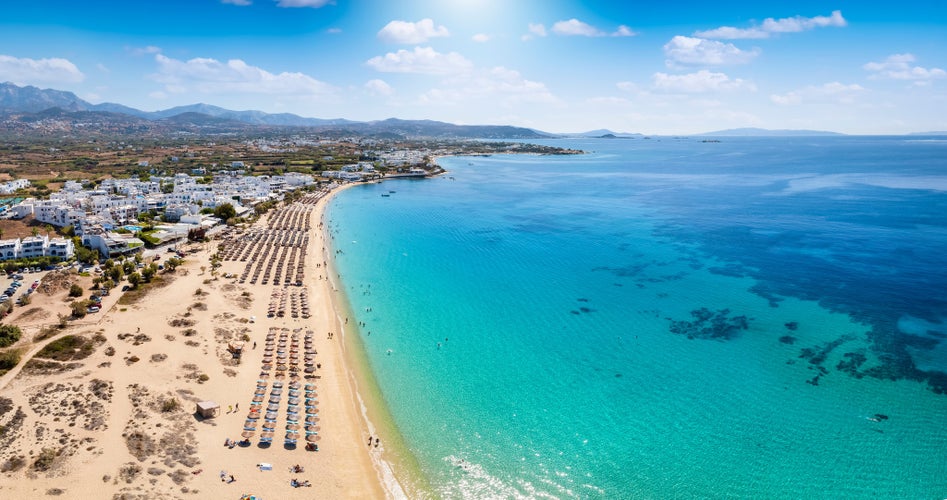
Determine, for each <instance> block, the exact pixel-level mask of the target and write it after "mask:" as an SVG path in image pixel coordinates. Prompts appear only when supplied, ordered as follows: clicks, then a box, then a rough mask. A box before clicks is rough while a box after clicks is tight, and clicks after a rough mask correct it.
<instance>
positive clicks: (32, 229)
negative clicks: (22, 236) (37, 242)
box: [30, 226, 39, 237]
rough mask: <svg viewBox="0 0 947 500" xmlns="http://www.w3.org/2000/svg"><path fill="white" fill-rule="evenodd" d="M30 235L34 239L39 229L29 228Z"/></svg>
mask: <svg viewBox="0 0 947 500" xmlns="http://www.w3.org/2000/svg"><path fill="white" fill-rule="evenodd" d="M30 234H32V235H33V236H34V237H35V236H36V235H37V234H39V228H38V227H35V226H34V227H31V228H30Z"/></svg>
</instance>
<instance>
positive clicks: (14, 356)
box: [0, 349, 22, 376]
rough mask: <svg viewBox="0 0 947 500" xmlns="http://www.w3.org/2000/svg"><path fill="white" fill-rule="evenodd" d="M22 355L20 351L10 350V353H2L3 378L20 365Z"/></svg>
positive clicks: (0, 360) (1, 372)
mask: <svg viewBox="0 0 947 500" xmlns="http://www.w3.org/2000/svg"><path fill="white" fill-rule="evenodd" d="M21 355H22V353H21V352H20V350H19V349H10V350H9V351H4V352H0V376H3V375H4V374H6V373H7V372H8V371H10V370H12V369H13V368H14V367H15V366H16V365H18V364H20V357H21Z"/></svg>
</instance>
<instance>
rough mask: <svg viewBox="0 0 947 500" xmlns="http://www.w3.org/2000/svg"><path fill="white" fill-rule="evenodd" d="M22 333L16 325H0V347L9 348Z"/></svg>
mask: <svg viewBox="0 0 947 500" xmlns="http://www.w3.org/2000/svg"><path fill="white" fill-rule="evenodd" d="M22 335H23V332H21V331H20V327H18V326H16V325H0V347H9V346H11V345H13V344H15V343H16V342H17V341H18V340H20V337H21V336H22Z"/></svg>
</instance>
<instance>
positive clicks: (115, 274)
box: [107, 266, 125, 283]
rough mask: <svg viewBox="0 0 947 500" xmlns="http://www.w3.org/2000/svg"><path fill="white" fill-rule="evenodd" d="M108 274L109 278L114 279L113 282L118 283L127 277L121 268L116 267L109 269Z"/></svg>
mask: <svg viewBox="0 0 947 500" xmlns="http://www.w3.org/2000/svg"><path fill="white" fill-rule="evenodd" d="M107 274H108V277H109V278H111V279H112V281H114V282H116V283H118V282H119V281H122V278H123V277H124V276H125V271H123V270H122V268H121V267H120V266H114V267H111V268H109V270H108V273H107Z"/></svg>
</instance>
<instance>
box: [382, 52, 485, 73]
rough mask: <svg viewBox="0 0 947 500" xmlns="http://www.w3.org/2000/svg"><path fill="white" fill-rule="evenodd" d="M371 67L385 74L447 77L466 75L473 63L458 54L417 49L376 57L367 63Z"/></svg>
mask: <svg viewBox="0 0 947 500" xmlns="http://www.w3.org/2000/svg"><path fill="white" fill-rule="evenodd" d="M365 64H367V65H368V66H369V67H371V68H374V69H375V70H377V71H381V72H384V73H421V74H426V75H447V74H454V73H465V72H467V71H469V70H470V69H471V68H472V67H473V63H471V62H470V61H468V60H467V59H466V58H464V56H462V55H460V54H458V53H457V52H450V53H448V54H441V53H440V52H437V51H435V50H434V49H432V48H431V47H415V48H414V50H413V51H407V50H405V49H401V50H399V51H398V52H389V53H387V54H385V55H384V56H376V57H373V58H371V59H369V60H368V61H365Z"/></svg>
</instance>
